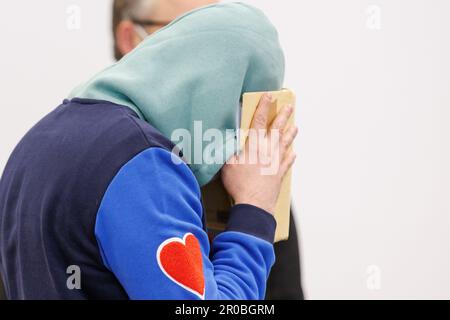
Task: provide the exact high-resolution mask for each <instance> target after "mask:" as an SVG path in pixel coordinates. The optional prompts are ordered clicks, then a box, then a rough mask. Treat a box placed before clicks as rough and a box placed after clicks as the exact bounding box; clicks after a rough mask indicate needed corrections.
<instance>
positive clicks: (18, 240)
mask: <svg viewBox="0 0 450 320" xmlns="http://www.w3.org/2000/svg"><path fill="white" fill-rule="evenodd" d="M282 73H283V58H282V54H281V51H280V49H279V46H278V41H277V37H276V32H275V30H274V28H273V27H272V26H271V24H270V23H269V22H268V21H267V19H266V18H265V17H264V15H263V14H262V13H261V12H260V11H258V10H257V9H254V8H252V7H249V6H246V5H242V4H220V5H214V6H209V7H205V8H202V9H199V10H197V11H193V12H191V13H189V14H187V15H186V16H184V17H182V18H180V19H178V20H177V21H175V22H174V23H172V24H171V25H169V26H168V27H167V28H165V29H164V30H162V31H160V32H158V33H157V34H155V35H154V36H152V37H150V38H148V39H146V40H145V41H144V43H143V44H142V45H141V46H139V47H138V48H137V49H136V50H135V51H133V52H132V53H131V54H130V55H128V56H127V57H125V58H124V60H123V61H121V62H119V63H117V64H115V65H113V66H112V67H110V68H108V69H107V70H105V71H103V72H101V73H100V74H98V75H97V76H95V77H94V78H93V79H92V80H91V81H89V82H88V83H87V84H85V85H83V86H81V87H80V88H78V89H77V90H75V91H74V93H73V95H72V96H71V98H70V99H67V100H65V101H64V102H63V103H62V104H61V105H60V106H58V107H57V108H56V109H55V110H54V111H52V112H51V113H50V114H48V115H47V116H46V117H44V118H43V119H42V120H41V121H39V122H38V123H37V124H36V125H35V126H34V127H33V128H32V129H31V130H30V131H29V132H28V133H27V134H26V135H25V137H24V138H23V139H22V140H21V141H20V142H19V144H18V145H17V147H16V148H15V150H14V151H13V153H12V155H11V157H10V159H9V161H8V163H7V165H6V168H5V170H4V173H3V176H2V178H1V180H0V274H1V276H2V277H3V280H4V284H5V288H6V293H7V296H8V298H10V299H262V298H263V297H264V295H265V287H266V280H267V277H268V275H269V272H270V269H271V267H272V265H273V263H274V260H275V257H274V251H273V244H272V243H273V238H274V232H275V227H276V223H275V220H274V218H273V217H272V215H270V214H269V213H267V212H265V211H264V210H262V209H260V208H257V207H254V206H251V205H238V206H234V207H233V208H232V209H231V212H230V220H229V222H228V227H227V230H226V231H225V232H223V233H221V234H220V235H218V236H217V237H216V238H215V239H214V240H213V241H212V242H210V240H209V239H208V235H207V232H206V229H205V216H204V211H203V208H202V199H201V193H200V184H203V183H206V182H207V181H209V180H210V179H211V177H212V176H214V174H216V172H217V171H218V170H219V169H220V167H221V166H220V165H218V164H214V165H207V164H194V165H190V164H189V163H186V162H185V161H183V160H182V156H183V155H182V152H181V151H180V149H179V148H177V147H176V146H175V144H174V142H175V141H171V139H170V138H171V134H172V133H171V131H172V130H175V129H180V128H182V129H184V130H185V131H186V132H192V130H194V129H195V126H194V125H193V121H194V120H198V121H202V122H203V126H204V128H209V129H212V128H216V129H218V130H219V131H220V132H225V133H226V129H236V114H237V111H238V104H239V99H240V96H241V93H242V92H244V91H258V90H274V89H277V88H279V86H280V85H281V78H282ZM193 128H194V129H193ZM234 139H235V137H234V135H233V134H231V135H230V136H229V137H227V141H233V140H234ZM234 145H235V144H234V143H233V146H234ZM181 147H182V148H183V149H184V150H185V151H187V152H189V149H190V148H189V145H188V144H186V145H183V144H181ZM213 147H214V148H216V149H217V150H221V149H222V150H226V148H225V149H223V148H224V143H218V144H214V145H213ZM214 148H213V149H214ZM233 152H234V151H231V152H230V154H232V153H233ZM230 154H227V155H226V157H228V156H229V155H230Z"/></svg>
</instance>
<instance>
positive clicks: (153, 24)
mask: <svg viewBox="0 0 450 320" xmlns="http://www.w3.org/2000/svg"><path fill="white" fill-rule="evenodd" d="M131 21H132V22H133V23H134V24H139V25H141V26H145V27H165V26H167V25H168V24H170V23H171V22H172V21H155V20H145V19H144V20H142V19H131Z"/></svg>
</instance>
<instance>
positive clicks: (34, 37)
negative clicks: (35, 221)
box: [0, 0, 450, 299]
mask: <svg viewBox="0 0 450 320" xmlns="http://www.w3.org/2000/svg"><path fill="white" fill-rule="evenodd" d="M248 2H250V3H252V4H255V5H257V6H259V7H260V8H262V9H264V10H265V11H266V12H267V14H268V15H269V16H270V17H271V18H272V20H273V22H274V23H275V24H276V26H277V27H278V28H279V31H280V35H281V39H282V43H283V46H284V48H285V50H286V57H287V67H288V72H287V78H286V86H288V87H290V88H292V89H294V90H295V91H296V92H297V94H298V97H299V104H298V108H299V112H298V124H299V125H300V127H301V137H300V138H299V140H298V143H297V151H298V154H299V160H298V163H297V164H296V168H295V186H294V190H295V192H294V200H295V203H296V206H297V209H298V222H299V229H300V236H301V242H302V243H301V245H302V259H303V261H302V263H303V267H304V283H305V288H306V294H307V297H308V298H311V299H330V298H332V299H347V298H356V299H380V298H385V299H397V298H407V299H408V298H447V299H449V298H450V230H449V229H450V166H449V163H450V59H449V57H450V19H449V16H450V1H448V0H385V1H383V0H373V1H366V0H339V1H336V0H298V1H292V0H278V1H269V0H260V1H258V0H254V1H248ZM72 4H75V5H78V6H79V8H80V9H81V29H79V30H69V29H68V28H67V19H68V17H69V15H68V14H67V12H66V10H67V8H69V6H70V5H72ZM110 5H111V4H110V1H109V0H96V1H92V0H73V1H67V0H59V1H50V0H41V1H32V0H27V1H7V2H5V3H3V4H2V9H1V13H0V40H1V50H0V97H1V100H0V101H1V102H0V139H1V140H0V141H1V144H0V168H3V167H4V164H5V163H6V161H7V158H8V156H9V154H10V152H11V151H12V149H13V147H14V146H15V144H16V143H17V142H18V141H19V139H20V138H21V137H22V136H23V134H24V133H25V132H26V131H27V130H28V129H29V128H30V127H31V126H32V125H33V124H34V123H35V122H36V121H38V120H39V119H40V118H41V117H42V116H44V115H45V114H46V113H47V112H49V111H50V110H51V109H53V108H54V107H56V106H57V105H58V104H59V103H60V102H61V101H62V100H63V99H64V98H65V96H66V95H67V94H68V93H69V91H70V90H71V89H72V88H73V87H74V86H76V85H77V84H78V83H81V82H83V81H85V80H86V79H87V78H88V77H90V76H91V75H93V74H94V73H95V72H97V71H99V70H100V69H101V68H103V67H106V66H107V65H108V64H110V63H111V61H112V53H111V51H112V50H111V49H112V42H111V37H110V33H109V32H110V23H109V15H110ZM372 5H375V6H377V7H370V6H372ZM374 8H375V9H374ZM373 10H375V11H373ZM377 10H381V11H380V12H379V13H380V14H381V16H380V17H381V21H380V22H381V25H377V22H378V19H377V16H376V13H377ZM374 12H375V16H374ZM374 17H375V20H374ZM378 27H379V28H378Z"/></svg>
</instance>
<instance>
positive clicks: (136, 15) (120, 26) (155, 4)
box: [113, 0, 218, 60]
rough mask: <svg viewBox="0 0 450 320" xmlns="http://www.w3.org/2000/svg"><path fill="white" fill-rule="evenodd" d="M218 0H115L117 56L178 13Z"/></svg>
mask: <svg viewBox="0 0 450 320" xmlns="http://www.w3.org/2000/svg"><path fill="white" fill-rule="evenodd" d="M216 2H218V0H114V7H113V34H114V54H115V58H116V59H117V60H120V59H121V58H122V57H123V56H124V55H126V54H127V53H128V52H130V51H132V50H133V49H134V48H135V47H136V46H137V45H138V44H139V43H140V42H141V41H142V40H143V38H145V36H146V35H150V34H152V33H154V32H155V31H157V30H159V29H161V28H162V27H164V26H165V25H167V24H169V23H170V22H171V21H173V20H174V19H176V18H177V17H178V16H180V15H183V14H185V13H186V12H188V11H191V10H193V9H196V8H199V7H202V6H206V5H209V4H213V3H216Z"/></svg>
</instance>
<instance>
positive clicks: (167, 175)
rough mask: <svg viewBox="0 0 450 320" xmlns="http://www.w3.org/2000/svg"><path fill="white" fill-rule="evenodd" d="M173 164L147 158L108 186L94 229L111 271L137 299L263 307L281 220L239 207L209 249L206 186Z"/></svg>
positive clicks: (165, 155)
mask: <svg viewBox="0 0 450 320" xmlns="http://www.w3.org/2000/svg"><path fill="white" fill-rule="evenodd" d="M173 157H174V156H173V155H172V154H171V153H170V152H168V151H166V150H163V149H160V148H151V149H148V150H145V151H144V152H142V153H140V154H139V155H137V156H136V157H135V158H133V159H132V160H131V161H130V162H128V163H127V164H126V165H125V166H123V167H122V169H121V170H120V171H119V172H118V173H117V175H116V176H115V177H114V179H113V181H112V182H111V184H110V185H109V187H108V189H107V190H106V193H105V195H104V197H103V199H102V202H101V204H100V208H99V211H98V214H97V220H96V225H95V235H96V238H97V242H98V245H99V248H100V252H101V255H102V259H103V262H104V264H105V266H106V267H107V268H108V269H109V270H111V272H113V273H114V275H115V276H116V278H117V279H118V280H119V282H120V283H121V285H122V286H123V288H124V289H125V291H126V292H127V294H128V296H129V297H130V298H131V299H214V300H215V299H263V298H264V295H265V287H266V280H267V277H268V275H269V272H270V269H271V267H272V265H273V263H274V260H275V256H274V250H273V244H272V243H273V238H274V232H275V224H276V223H275V220H274V218H273V217H272V216H271V215H270V214H269V213H267V212H265V211H264V210H262V209H259V208H257V207H254V206H251V205H238V206H235V207H233V208H232V209H231V212H230V221H229V224H228V228H227V230H226V231H225V232H223V233H221V234H220V235H219V236H217V237H216V238H215V240H214V241H213V243H212V244H211V246H210V243H209V240H208V235H207V233H206V232H205V229H204V223H203V218H204V217H203V209H202V204H201V194H200V188H199V185H198V183H197V181H196V180H195V177H194V175H193V173H192V172H191V170H190V169H189V167H188V166H187V165H186V164H185V163H180V161H179V159H178V160H177V161H175V160H176V159H175V158H173ZM176 162H178V164H177V163H176Z"/></svg>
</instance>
